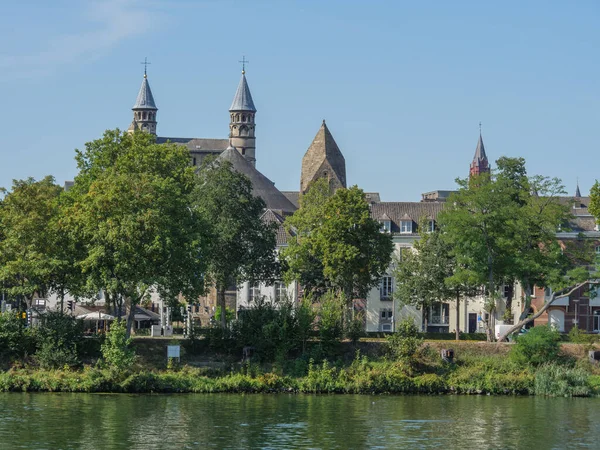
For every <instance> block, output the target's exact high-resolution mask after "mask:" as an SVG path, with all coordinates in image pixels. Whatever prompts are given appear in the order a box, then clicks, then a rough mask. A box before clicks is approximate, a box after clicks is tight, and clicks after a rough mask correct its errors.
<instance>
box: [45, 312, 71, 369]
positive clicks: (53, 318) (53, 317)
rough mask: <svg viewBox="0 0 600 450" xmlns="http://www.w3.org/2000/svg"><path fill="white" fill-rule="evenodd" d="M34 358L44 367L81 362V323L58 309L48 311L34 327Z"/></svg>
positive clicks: (55, 367)
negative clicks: (35, 344) (38, 324)
mask: <svg viewBox="0 0 600 450" xmlns="http://www.w3.org/2000/svg"><path fill="white" fill-rule="evenodd" d="M35 334H36V341H37V351H36V352H35V360H36V361H37V363H38V364H39V365H40V366H41V367H42V368H44V369H58V368H61V367H65V366H67V367H74V366H78V365H80V364H81V361H80V359H79V356H80V354H81V347H82V342H83V323H82V322H81V321H79V320H76V319H75V318H74V317H72V316H69V315H67V314H64V313H63V312H60V311H56V312H54V311H51V312H48V313H47V314H46V315H45V316H44V317H43V319H42V324H41V325H40V326H39V327H38V328H37V329H36V331H35Z"/></svg>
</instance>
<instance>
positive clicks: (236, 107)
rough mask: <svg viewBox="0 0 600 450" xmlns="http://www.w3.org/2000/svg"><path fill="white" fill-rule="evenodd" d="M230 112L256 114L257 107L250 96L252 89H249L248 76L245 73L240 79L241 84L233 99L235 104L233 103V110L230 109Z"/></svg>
mask: <svg viewBox="0 0 600 450" xmlns="http://www.w3.org/2000/svg"><path fill="white" fill-rule="evenodd" d="M229 111H251V112H256V107H255V106H254V101H253V100H252V94H250V88H249V87H248V82H247V81H246V75H245V74H244V72H242V78H241V79H240V84H238V88H237V91H236V92H235V96H234V97H233V102H232V103H231V108H229Z"/></svg>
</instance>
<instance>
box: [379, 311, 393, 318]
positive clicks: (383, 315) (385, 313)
mask: <svg viewBox="0 0 600 450" xmlns="http://www.w3.org/2000/svg"><path fill="white" fill-rule="evenodd" d="M380 316H381V318H382V319H383V320H386V319H391V318H392V310H391V309H389V308H383V309H381V312H380Z"/></svg>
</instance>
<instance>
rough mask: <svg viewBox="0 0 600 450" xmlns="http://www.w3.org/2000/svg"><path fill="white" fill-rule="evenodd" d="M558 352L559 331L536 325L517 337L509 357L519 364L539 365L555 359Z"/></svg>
mask: <svg viewBox="0 0 600 450" xmlns="http://www.w3.org/2000/svg"><path fill="white" fill-rule="evenodd" d="M559 352H560V333H559V332H558V331H556V330H555V329H554V328H552V327H550V326H537V327H533V328H530V329H529V331H528V332H527V333H525V334H523V335H521V336H519V337H517V343H516V344H515V346H514V347H513V348H512V350H511V353H510V356H511V358H512V359H513V360H514V361H515V362H517V363H520V364H530V365H532V366H539V365H542V364H545V363H550V362H553V361H556V359H557V358H558V356H559Z"/></svg>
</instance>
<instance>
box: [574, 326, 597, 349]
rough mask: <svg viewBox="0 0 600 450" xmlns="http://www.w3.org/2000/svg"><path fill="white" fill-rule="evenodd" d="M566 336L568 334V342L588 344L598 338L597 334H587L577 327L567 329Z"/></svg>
mask: <svg viewBox="0 0 600 450" xmlns="http://www.w3.org/2000/svg"><path fill="white" fill-rule="evenodd" d="M568 336H569V342H572V343H574V344H588V345H589V344H593V343H594V342H595V341H596V340H597V338H598V336H597V335H595V334H588V333H586V332H585V331H584V330H582V329H581V328H579V327H573V328H571V331H569V334H568Z"/></svg>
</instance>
